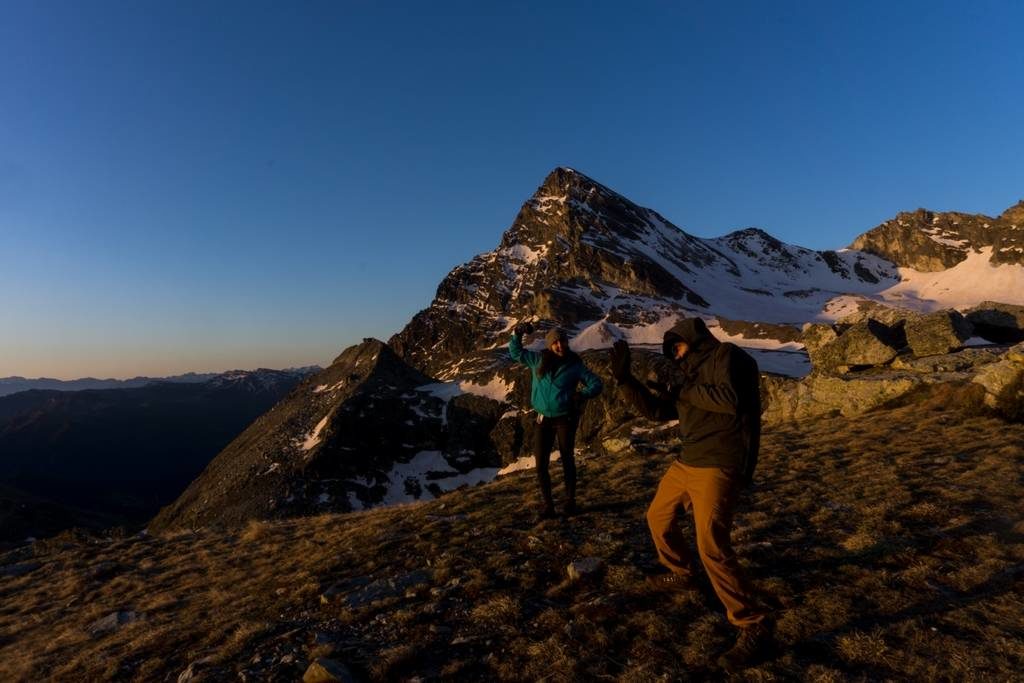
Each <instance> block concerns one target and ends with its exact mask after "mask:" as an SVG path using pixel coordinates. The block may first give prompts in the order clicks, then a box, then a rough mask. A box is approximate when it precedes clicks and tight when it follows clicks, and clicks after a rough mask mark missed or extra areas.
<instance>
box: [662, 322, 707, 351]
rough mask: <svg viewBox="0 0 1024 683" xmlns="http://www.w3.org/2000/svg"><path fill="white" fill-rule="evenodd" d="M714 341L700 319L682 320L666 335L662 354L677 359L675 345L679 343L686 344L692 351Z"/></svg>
mask: <svg viewBox="0 0 1024 683" xmlns="http://www.w3.org/2000/svg"><path fill="white" fill-rule="evenodd" d="M709 339H713V337H712V336H711V332H709V331H708V326H707V325H705V324H704V321H703V320H702V319H700V318H682V319H680V320H679V321H678V322H677V323H676V324H675V325H673V326H672V329H670V330H669V331H668V332H666V333H665V338H664V340H663V341H662V343H661V352H662V353H664V354H665V356H666V357H667V358H673V359H674V358H675V355H676V354H675V345H676V344H677V343H679V342H686V343H687V344H688V345H689V346H690V349H691V350H692V349H696V348H698V347H700V346H701V345H703V344H704V343H705V342H707V341H708V340H709Z"/></svg>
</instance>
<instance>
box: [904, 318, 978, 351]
mask: <svg viewBox="0 0 1024 683" xmlns="http://www.w3.org/2000/svg"><path fill="white" fill-rule="evenodd" d="M904 330H905V331H906V334H907V345H908V346H909V347H910V349H911V350H912V351H913V352H914V355H915V356H918V357H923V356H940V355H942V354H944V353H949V352H950V351H955V350H957V349H959V348H961V347H962V346H963V345H964V342H965V341H967V340H968V339H970V337H971V334H972V327H971V324H970V323H969V322H967V320H966V319H965V318H964V317H963V316H962V315H961V314H960V313H959V312H957V311H939V312H937V313H930V314H927V315H920V316H914V317H912V318H909V319H908V320H907V321H906V324H905V325H904Z"/></svg>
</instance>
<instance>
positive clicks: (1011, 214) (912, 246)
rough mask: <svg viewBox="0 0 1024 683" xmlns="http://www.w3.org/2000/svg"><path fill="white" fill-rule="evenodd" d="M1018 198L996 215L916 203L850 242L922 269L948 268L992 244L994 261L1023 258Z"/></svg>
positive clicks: (1023, 261)
mask: <svg viewBox="0 0 1024 683" xmlns="http://www.w3.org/2000/svg"><path fill="white" fill-rule="evenodd" d="M1019 214H1020V204H1018V205H1017V206H1015V207H1011V208H1010V209H1007V210H1006V211H1005V212H1004V213H1003V214H1002V215H1000V216H999V217H998V218H992V217H990V216H985V215H981V214H965V213H957V212H948V213H941V212H934V211H928V210H926V209H918V210H917V211H913V212H906V213H900V214H897V215H896V217H895V218H894V219H892V220H889V221H886V222H885V223H882V224H881V225H879V226H877V227H875V228H873V229H871V230H869V231H868V232H866V233H864V234H863V235H861V236H859V237H858V238H857V239H855V240H854V241H853V243H852V244H851V245H850V248H851V249H858V250H861V251H864V252H867V253H869V254H875V255H877V256H880V257H882V258H884V259H887V260H889V261H891V262H893V263H895V264H896V265H898V266H903V267H906V268H913V269H914V270H919V271H922V272H937V271H940V270H945V269H947V268H952V267H954V266H956V265H957V264H959V263H961V262H962V261H963V260H964V259H966V258H967V254H968V252H969V251H971V250H974V251H977V250H979V249H981V248H983V247H991V248H992V256H991V262H992V265H1000V264H1024V223H1022V222H1021V221H1020V220H1019V218H1018V217H1019Z"/></svg>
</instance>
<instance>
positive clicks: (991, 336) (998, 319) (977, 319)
mask: <svg viewBox="0 0 1024 683" xmlns="http://www.w3.org/2000/svg"><path fill="white" fill-rule="evenodd" d="M967 320H968V321H969V322H970V323H971V324H972V325H973V326H974V334H976V335H978V336H979V337H982V338H983V339H987V340H989V341H991V342H995V343H997V344H1007V343H1009V344H1015V343H1017V342H1020V341H1024V306H1017V305H1015V304H1004V303H999V302H997V301H983V302H981V303H980V304H978V305H977V306H975V307H974V308H972V309H970V310H969V311H967Z"/></svg>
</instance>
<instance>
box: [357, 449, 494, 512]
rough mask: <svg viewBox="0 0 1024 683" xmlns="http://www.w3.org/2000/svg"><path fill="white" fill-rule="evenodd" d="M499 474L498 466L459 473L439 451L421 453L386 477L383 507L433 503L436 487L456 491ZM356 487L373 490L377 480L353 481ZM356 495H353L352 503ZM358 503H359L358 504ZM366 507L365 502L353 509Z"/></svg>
mask: <svg viewBox="0 0 1024 683" xmlns="http://www.w3.org/2000/svg"><path fill="white" fill-rule="evenodd" d="M497 474H498V468H496V467H480V468H476V469H473V470H470V471H468V472H465V473H460V472H459V471H458V470H456V469H455V468H454V467H452V466H451V465H449V464H448V461H447V460H445V458H444V455H443V454H442V453H441V452H440V451H420V452H419V453H417V454H416V455H414V456H413V457H412V458H411V459H410V460H409V461H408V462H404V463H403V462H396V463H395V464H394V465H393V466H392V468H391V470H390V471H389V472H388V473H387V474H385V475H384V479H385V480H386V481H387V490H386V491H385V493H384V495H383V496H382V497H381V499H380V501H379V504H380V505H396V504H400V503H413V502H416V501H418V500H432V499H433V498H434V497H435V496H434V492H433V491H431V488H432V487H434V488H436V489H437V490H439V491H440V492H446V491H453V490H455V489H457V488H459V487H460V486H465V485H470V486H472V485H476V484H482V483H486V482H488V481H491V480H493V479H494V478H495V477H496V476H497ZM352 483H354V484H357V485H359V486H363V487H367V488H369V487H372V486H374V485H375V480H374V479H373V478H370V477H364V478H359V479H356V480H353V482H352ZM354 498H355V496H352V495H350V497H349V502H350V503H351V502H352V501H353V499H354ZM357 502H358V501H357ZM362 507H364V506H363V505H362V503H360V504H359V506H358V507H356V506H353V509H360V508H362Z"/></svg>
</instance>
